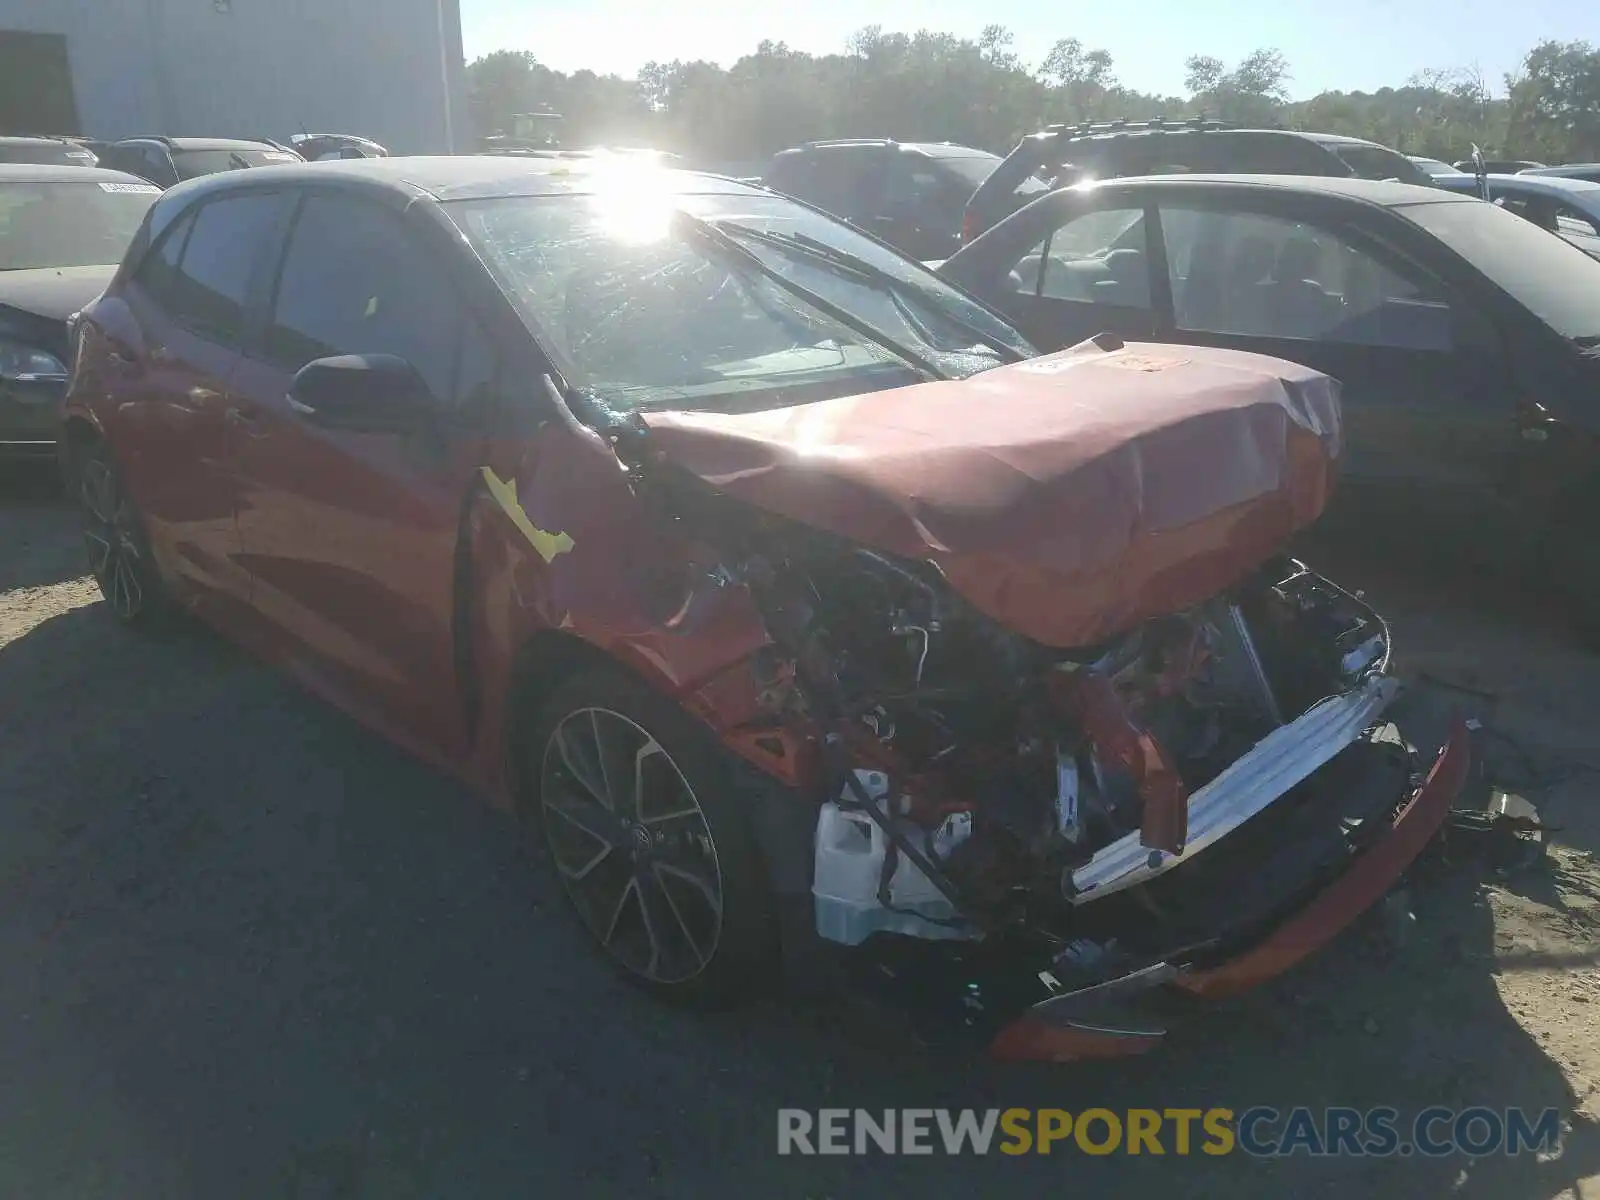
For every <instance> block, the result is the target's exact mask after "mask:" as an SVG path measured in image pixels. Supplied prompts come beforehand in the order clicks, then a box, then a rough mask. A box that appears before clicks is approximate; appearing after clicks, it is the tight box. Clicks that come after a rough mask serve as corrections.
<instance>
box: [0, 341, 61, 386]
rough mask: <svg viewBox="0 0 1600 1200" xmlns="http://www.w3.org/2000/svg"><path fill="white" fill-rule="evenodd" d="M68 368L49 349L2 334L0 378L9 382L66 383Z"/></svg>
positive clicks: (0, 342)
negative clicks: (42, 348)
mask: <svg viewBox="0 0 1600 1200" xmlns="http://www.w3.org/2000/svg"><path fill="white" fill-rule="evenodd" d="M66 379H67V368H66V366H65V365H64V364H63V363H62V361H61V360H60V359H59V358H57V357H56V356H55V355H54V354H51V353H50V352H49V351H47V350H41V349H39V348H38V347H37V346H30V345H28V343H26V342H19V341H17V340H16V339H15V338H8V337H3V336H0V380H4V381H5V382H7V383H65V382H66Z"/></svg>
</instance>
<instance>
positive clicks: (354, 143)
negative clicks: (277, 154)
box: [289, 133, 389, 162]
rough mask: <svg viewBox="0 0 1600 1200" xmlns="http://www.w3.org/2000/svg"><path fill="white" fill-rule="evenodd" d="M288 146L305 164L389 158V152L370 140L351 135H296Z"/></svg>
mask: <svg viewBox="0 0 1600 1200" xmlns="http://www.w3.org/2000/svg"><path fill="white" fill-rule="evenodd" d="M289 144H290V145H291V146H292V147H293V148H294V150H295V152H296V153H297V154H299V155H300V157H301V158H303V159H305V160H306V161H307V162H322V161H325V160H328V159H336V158H387V157H388V156H389V151H388V150H387V149H386V148H385V147H383V146H380V145H379V144H378V143H377V142H375V141H373V140H372V139H371V138H364V137H357V136H356V135H355V134H353V133H297V134H295V135H294V136H292V137H291V138H290V139H289Z"/></svg>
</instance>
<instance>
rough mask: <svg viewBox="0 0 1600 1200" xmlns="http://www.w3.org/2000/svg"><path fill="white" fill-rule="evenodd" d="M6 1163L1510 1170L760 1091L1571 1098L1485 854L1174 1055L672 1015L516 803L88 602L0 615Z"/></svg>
mask: <svg viewBox="0 0 1600 1200" xmlns="http://www.w3.org/2000/svg"><path fill="white" fill-rule="evenodd" d="M0 737H3V739H4V740H3V742H0V796H3V797H5V802H4V804H3V805H0V961H4V962H5V963H6V964H8V966H7V969H6V970H5V971H3V972H0V1029H3V1030H4V1031H5V1032H4V1034H3V1035H0V1195H7V1196H13V1195H14V1196H29V1197H38V1198H41V1200H45V1198H49V1197H56V1196H89V1195H96V1196H98V1195H115V1196H117V1197H119V1198H122V1200H135V1198H138V1197H159V1198H161V1200H171V1198H173V1197H186V1196H195V1197H210V1196H230V1197H255V1196H261V1197H312V1196H315V1197H356V1196H361V1197H367V1196H370V1197H382V1198H384V1200H401V1198H405V1197H413V1196H415V1197H422V1196H427V1197H441V1196H446V1197H448V1196H461V1197H480V1196H514V1195H552V1196H563V1195H571V1196H580V1195H581V1196H619V1197H620V1196H630V1197H631V1196H641V1195H660V1196H684V1197H691V1196H692V1197H704V1196H708V1195H724V1194H740V1195H752V1196H760V1197H810V1198H821V1197H847V1196H904V1195H911V1194H916V1195H918V1196H920V1197H928V1198H932V1197H939V1196H945V1195H948V1196H952V1197H954V1196H961V1197H966V1196H971V1195H975V1194H976V1195H992V1194H996V1193H997V1192H998V1190H999V1189H1002V1188H1003V1189H1007V1190H1008V1191H1011V1192H1012V1193H1014V1194H1017V1195H1044V1194H1054V1193H1059V1192H1060V1191H1061V1190H1063V1189H1066V1190H1071V1191H1073V1192H1077V1193H1080V1194H1081V1193H1082V1192H1083V1191H1084V1189H1086V1188H1089V1189H1093V1190H1094V1194H1096V1195H1102V1196H1117V1195H1141V1196H1143V1195H1150V1194H1154V1193H1156V1191H1157V1190H1158V1189H1159V1190H1160V1191H1162V1192H1164V1193H1166V1194H1171V1195H1177V1196H1208V1195H1215V1196H1226V1197H1245V1198H1248V1197H1262V1198H1263V1200H1265V1198H1267V1197H1273V1198H1276V1197H1281V1196H1284V1195H1302V1194H1329V1195H1333V1194H1338V1195H1349V1194H1367V1195H1373V1196H1396V1197H1415V1196H1425V1195H1440V1194H1444V1193H1445V1192H1447V1191H1453V1192H1454V1193H1455V1194H1457V1195H1461V1196H1468V1197H1472V1196H1482V1197H1501V1196H1505V1197H1512V1196H1516V1197H1528V1196H1548V1195H1553V1194H1555V1193H1557V1192H1560V1191H1561V1190H1562V1189H1563V1188H1564V1187H1566V1186H1569V1185H1571V1184H1572V1183H1573V1181H1575V1180H1577V1179H1580V1178H1583V1177H1585V1176H1588V1175H1593V1174H1596V1173H1600V1134H1597V1131H1596V1129H1595V1127H1594V1126H1593V1125H1592V1124H1591V1123H1589V1122H1588V1121H1587V1120H1585V1119H1583V1118H1579V1119H1578V1120H1577V1121H1576V1123H1575V1124H1574V1125H1573V1126H1572V1127H1571V1128H1570V1130H1569V1132H1568V1134H1567V1136H1566V1142H1565V1149H1564V1153H1563V1154H1562V1155H1561V1157H1560V1158H1558V1159H1556V1160H1555V1161H1549V1162H1543V1161H1536V1160H1535V1159H1534V1158H1533V1157H1532V1156H1524V1157H1522V1158H1518V1159H1514V1160H1512V1159H1493V1160H1485V1161H1481V1162H1476V1163H1474V1162H1470V1161H1468V1160H1466V1159H1463V1158H1458V1157H1452V1158H1449V1159H1444V1160H1426V1159H1420V1158H1415V1157H1413V1158H1406V1159H1393V1160H1386V1161H1371V1160H1354V1159H1345V1160H1337V1161H1316V1162H1313V1161H1307V1160H1305V1159H1297V1160H1290V1161H1280V1162H1268V1163H1260V1162H1255V1161H1247V1160H1245V1159H1244V1158H1243V1157H1242V1156H1238V1155H1235V1156H1231V1157H1227V1158H1221V1159H1205V1158H1202V1157H1191V1158H1179V1157H1176V1156H1172V1155H1169V1156H1167V1157H1164V1158H1151V1157H1148V1156H1145V1157H1139V1158H1127V1157H1122V1156H1117V1157H1113V1158H1106V1159H1098V1158H1087V1157H1085V1156H1083V1155H1081V1154H1079V1153H1077V1152H1075V1151H1069V1152H1061V1151H1060V1150H1058V1151H1057V1152H1056V1153H1055V1154H1053V1155H1051V1156H1050V1157H1047V1158H1046V1157H1029V1158H1025V1159H1018V1160H1010V1159H1003V1158H1000V1157H999V1156H996V1157H995V1158H991V1159H984V1160H978V1159H971V1158H964V1159H953V1160H951V1159H945V1158H943V1157H942V1156H941V1157H938V1158H935V1159H931V1160H906V1159H891V1158H883V1157H878V1158H865V1159H839V1158H779V1157H777V1156H776V1154H775V1141H776V1138H775V1129H776V1110H777V1109H778V1108H779V1107H805V1108H817V1107H822V1106H838V1107H864V1108H872V1109H879V1108H883V1107H888V1106H918V1107H939V1106H952V1107H975V1108H986V1107H999V1108H1006V1107H1014V1106H1052V1107H1061V1108H1067V1109H1073V1110H1077V1109H1082V1108H1085V1107H1089V1106H1100V1107H1107V1108H1111V1109H1113V1110H1115V1109H1125V1108H1128V1107H1153V1108H1166V1107H1196V1108H1207V1107H1211V1106H1216V1105H1225V1106H1228V1107H1232V1108H1234V1109H1236V1110H1238V1109H1243V1108H1245V1107H1248V1106H1250V1105H1255V1104H1269V1105H1275V1106H1279V1107H1282V1108H1287V1107H1290V1106H1294V1105H1309V1106H1321V1105H1328V1104H1343V1105H1355V1106H1366V1105H1377V1104H1386V1105H1393V1106H1395V1107H1398V1108H1400V1109H1402V1110H1405V1111H1408V1112H1409V1111H1414V1110H1416V1109H1418V1108H1420V1107H1423V1106H1426V1105H1431V1104H1446V1105H1453V1106H1461V1105H1467V1104H1480V1103H1481V1104H1485V1105H1489V1106H1491V1107H1495V1108H1504V1107H1505V1106H1507V1105H1520V1106H1523V1107H1525V1108H1530V1109H1542V1108H1544V1107H1547V1106H1554V1107H1557V1108H1559V1109H1561V1110H1562V1112H1563V1113H1566V1114H1570V1113H1571V1112H1572V1111H1573V1110H1574V1109H1575V1107H1576V1106H1577V1105H1576V1101H1577V1099H1578V1098H1576V1097H1574V1096H1573V1095H1572V1094H1571V1092H1570V1090H1569V1088H1568V1086H1567V1084H1566V1083H1565V1082H1564V1080H1563V1075H1562V1072H1561V1070H1560V1069H1559V1066H1558V1065H1557V1064H1556V1063H1554V1062H1553V1061H1552V1060H1551V1059H1550V1057H1549V1056H1548V1055H1547V1054H1546V1053H1545V1051H1544V1050H1543V1049H1542V1048H1541V1046H1540V1045H1539V1044H1538V1042H1537V1041H1535V1040H1534V1039H1532V1038H1530V1037H1529V1035H1528V1034H1526V1033H1525V1032H1524V1031H1523V1030H1522V1028H1521V1027H1520V1026H1519V1025H1518V1024H1517V1022H1516V1021H1515V1020H1514V1019H1513V1017H1512V1016H1511V1015H1510V1014H1509V1013H1508V1012H1507V1011H1506V1010H1505V1007H1504V1005H1503V1004H1502V1002H1501V1000H1500V997H1499V995H1498V993H1497V991H1496V988H1495V981H1494V972H1495V970H1496V965H1495V959H1494V931H1493V924H1492V917H1491V911H1490V908H1489V906H1488V905H1487V903H1486V902H1485V899H1484V895H1483V892H1482V889H1481V888H1480V886H1479V883H1478V880H1477V879H1476V878H1475V877H1474V875H1473V873H1472V868H1471V867H1457V868H1454V869H1451V870H1446V871H1441V872H1437V873H1434V874H1433V875H1431V876H1430V877H1428V878H1425V879H1424V880H1423V881H1422V883H1421V885H1420V889H1419V893H1418V909H1419V916H1420V920H1421V929H1422V936H1420V937H1419V938H1418V939H1417V944H1416V945H1415V946H1414V947H1412V949H1411V951H1410V952H1409V953H1406V954H1395V953H1393V952H1391V951H1389V950H1387V949H1385V948H1384V946H1385V944H1384V943H1383V942H1381V941H1379V940H1377V939H1375V938H1374V937H1372V936H1370V935H1368V934H1367V933H1365V932H1355V933H1353V934H1352V936H1349V937H1346V938H1345V939H1344V940H1343V941H1341V942H1340V943H1338V944H1337V945H1336V946H1335V947H1334V948H1333V949H1332V950H1331V951H1330V952H1329V953H1327V954H1325V955H1323V956H1322V957H1321V958H1319V959H1317V960H1316V961H1315V962H1313V963H1311V964H1309V965H1308V967H1307V968H1306V969H1304V970H1301V971H1299V972H1297V973H1295V974H1294V975H1292V976H1291V977H1290V978H1288V979H1286V980H1284V981H1282V982H1281V983H1280V984H1278V985H1276V986H1275V987H1273V988H1272V989H1271V990H1269V991H1268V992H1266V993H1264V994H1260V995H1257V996H1254V997H1252V998H1250V999H1248V1000H1246V1001H1243V1002H1239V1003H1235V1004H1231V1005H1228V1006H1224V1007H1219V1008H1213V1009H1210V1010H1207V1011H1206V1012H1204V1013H1203V1014H1202V1015H1199V1016H1197V1017H1196V1018H1195V1019H1193V1020H1191V1021H1190V1022H1189V1023H1188V1024H1186V1025H1184V1026H1182V1027H1181V1028H1180V1029H1179V1030H1178V1031H1177V1032H1176V1033H1175V1034H1174V1036H1173V1037H1172V1039H1171V1041H1170V1044H1169V1045H1168V1046H1167V1047H1166V1048H1165V1049H1164V1050H1162V1051H1161V1052H1159V1053H1158V1054H1156V1055H1154V1056H1151V1057H1148V1058H1145V1059H1141V1060H1133V1061H1129V1062H1125V1063H1121V1064H1098V1065H1088V1066H1081V1067H1072V1068H1063V1067H1051V1068H1043V1067H1001V1066H998V1065H996V1064H992V1063H989V1062H987V1061H985V1060H982V1059H974V1058H970V1057H966V1056H960V1055H955V1054H952V1053H950V1052H948V1051H938V1050H932V1049H928V1048H926V1047H919V1046H918V1045H916V1044H915V1043H914V1042H913V1041H912V1040H911V1039H910V1038H909V1037H907V1036H906V1035H905V1033H904V1032H903V1031H902V1030H899V1029H896V1028H894V1027H893V1026H892V1025H889V1024H888V1023H886V1022H885V1021H884V1020H883V1019H882V1017H881V1016H877V1015H869V1014H868V1012H867V1011H866V1010H864V1009H858V1008H857V1007H856V1006H853V1005H840V1006H838V1007H821V1008H819V1007H816V1006H802V1005H798V1004H786V1003H784V1002H782V1001H781V1000H777V1001H773V1002H771V1003H769V1004H767V1005H765V1006H764V1007H760V1008H757V1009H754V1010H747V1011H744V1012H740V1013H735V1014H727V1015H724V1016H721V1017H717V1018H709V1017H703V1016H696V1015H692V1014H688V1013H683V1012H677V1011H672V1010H668V1009H664V1008H662V1007H660V1006H657V1005H655V1004H652V1003H650V1002H649V1001H647V1000H646V999H645V998H643V997H642V996H640V995H639V994H637V993H636V992H634V991H633V990H631V989H629V988H628V987H626V986H624V985H623V984H621V983H620V982H618V981H617V980H616V979H614V978H613V976H612V975H611V973H610V972H609V971H608V970H606V969H605V968H604V967H603V966H601V965H600V964H599V963H598V962H597V961H596V959H595V958H594V957H593V955H591V954H590V953H589V951H588V948H587V946H586V945H585V943H584V942H583V941H582V939H581V938H580V936H579V935H578V933H577V932H576V930H575V925H574V923H572V922H570V921H569V920H568V919H567V917H566V914H565V913H564V912H563V911H562V909H561V906H560V904H559V903H558V902H556V900H555V897H554V893H553V890H552V888H551V886H550V885H549V884H548V883H547V882H546V881H544V880H542V879H541V878H540V877H539V876H538V875H537V874H536V873H531V872H530V871H529V870H528V869H527V868H526V867H525V865H524V863H523V862H522V861H521V860H520V858H519V856H518V854H517V852H516V850H515V848H514V843H515V839H514V838H513V836H512V832H511V830H510V829H509V828H508V827H507V824H506V822H505V821H504V820H503V819H502V818H501V817H500V816H499V815H497V814H496V813H494V812H493V811H491V810H489V809H488V808H487V807H486V806H484V805H483V804H481V803H479V802H477V801H476V800H475V799H474V798H472V797H470V796H468V795H466V794H464V793H463V792H462V790H461V789H460V788H458V787H457V786H455V785H454V784H452V783H450V782H448V781H446V780H444V779H441V778H440V777H438V776H436V775H433V774H431V773H430V772H429V771H427V770H426V769H425V768H423V767H421V766H418V765H417V764H415V763H413V762H411V761H409V760H407V759H405V758H404V757H402V756H401V755H399V754H398V753H396V752H394V751H392V750H391V749H389V748H388V747H387V746H386V745H385V744H383V743H381V742H380V741H378V740H377V739H376V738H374V737H371V736H369V735H368V734H366V733H365V732H364V731H362V730H361V729H359V728H357V727H355V726H354V725H352V724H351V723H349V722H348V721H346V720H344V719H343V718H341V717H339V716H337V715H335V714H334V713H332V712H330V711H329V710H327V709H325V708H323V707H321V706H320V705H318V704H315V703H314V702H312V701H310V700H307V699H305V698H303V697H302V696H301V695H300V694H299V693H298V692H296V691H294V690H293V689H292V688H291V686H290V685H289V684H287V683H286V682H284V681H282V680H280V679H278V678H277V677H275V676H273V675H271V674H269V673H268V672H266V671H263V670H261V669H259V668H257V667H256V666H255V665H253V664H252V663H251V662H249V661H248V660H246V659H245V658H243V657H242V656H241V655H239V654H237V653H235V652H234V651H232V650H230V649H228V648H226V647H224V646H220V645H218V644H217V643H216V642H215V641H214V640H213V639H211V638H209V637H207V636H204V635H202V634H199V633H197V632H196V633H188V634H180V635H178V636H174V637H171V638H168V639H166V640H162V641H144V640H140V639H137V638H134V637H131V636H130V635H128V634H126V633H124V632H122V631H121V630H119V629H117V628H116V627H115V626H114V624H113V623H112V622H111V621H110V620H109V619H107V617H106V614H105V613H104V611H103V606H101V605H99V604H91V605H88V606H85V607H81V608H77V609H73V610H71V611H68V612H66V613H64V614H62V615H60V616H57V617H54V618H52V619H49V620H45V621H44V622H43V623H42V624H39V625H38V626H37V627H36V628H34V629H33V630H32V631H31V632H29V633H27V634H25V635H24V636H21V637H20V638H18V639H17V640H15V641H13V642H11V643H10V644H8V645H5V646H3V647H0Z"/></svg>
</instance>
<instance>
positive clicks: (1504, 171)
mask: <svg viewBox="0 0 1600 1200" xmlns="http://www.w3.org/2000/svg"><path fill="white" fill-rule="evenodd" d="M1543 166H1544V164H1543V163H1542V162H1535V161H1534V160H1533V159H1531V158H1486V159H1484V160H1483V169H1484V170H1485V171H1488V172H1489V173H1490V174H1492V175H1515V174H1516V173H1517V172H1518V171H1527V170H1533V169H1538V168H1541V167H1543ZM1477 169H1478V168H1477V164H1475V163H1474V162H1473V161H1472V160H1471V159H1470V158H1463V159H1462V160H1461V161H1460V162H1458V163H1456V170H1458V171H1460V172H1462V173H1463V174H1465V175H1471V174H1472V173H1473V172H1474V171H1476V170H1477Z"/></svg>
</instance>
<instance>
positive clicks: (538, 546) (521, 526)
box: [482, 467, 573, 563]
mask: <svg viewBox="0 0 1600 1200" xmlns="http://www.w3.org/2000/svg"><path fill="white" fill-rule="evenodd" d="M482 471H483V482H484V483H485V484H486V485H488V488H489V494H490V495H491V496H493V497H494V499H495V503H496V504H498V505H499V506H500V507H501V509H502V510H503V511H504V512H505V514H506V516H508V517H510V518H511V523H512V524H513V525H515V526H516V527H517V529H518V530H519V531H520V532H521V534H522V536H523V537H525V538H527V539H528V544H529V545H531V546H532V547H533V548H534V549H535V550H537V551H538V552H539V557H540V558H542V559H544V560H545V562H547V563H550V562H555V560H556V556H557V555H561V554H565V553H566V552H567V551H569V550H571V549H572V546H573V541H572V539H571V538H570V537H568V536H567V535H566V534H565V533H550V532H547V531H546V530H543V529H540V528H539V527H538V526H537V525H535V524H534V523H533V522H532V521H530V520H529V519H528V514H527V512H526V511H524V509H523V507H522V502H521V501H519V500H518V499H517V481H516V480H515V479H501V478H500V477H499V476H498V475H496V474H495V473H494V472H493V471H492V470H490V469H489V468H488V467H483V468H482Z"/></svg>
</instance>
